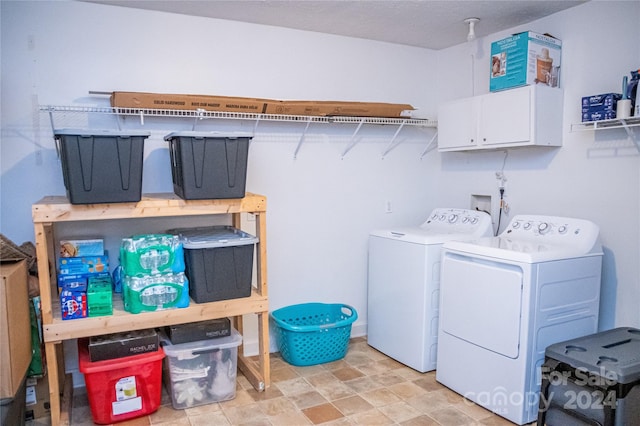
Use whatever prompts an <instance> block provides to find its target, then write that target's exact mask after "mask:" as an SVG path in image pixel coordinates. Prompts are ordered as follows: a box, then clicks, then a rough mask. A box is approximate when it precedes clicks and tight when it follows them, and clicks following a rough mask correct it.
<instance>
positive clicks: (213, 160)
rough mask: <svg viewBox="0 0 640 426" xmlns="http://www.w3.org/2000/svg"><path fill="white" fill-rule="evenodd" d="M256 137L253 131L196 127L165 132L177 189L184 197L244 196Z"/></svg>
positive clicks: (174, 187) (190, 198)
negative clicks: (251, 145)
mask: <svg viewBox="0 0 640 426" xmlns="http://www.w3.org/2000/svg"><path fill="white" fill-rule="evenodd" d="M252 137H253V135H251V134H250V133H226V134H225V133H220V132H193V131H192V132H174V133H170V134H168V135H167V136H165V138H164V139H165V140H166V141H167V142H169V153H170V154H171V175H172V178H173V191H174V192H175V193H176V195H178V196H179V197H180V198H182V199H184V200H203V199H223V198H243V197H244V195H245V186H246V180H247V156H248V153H249V141H250V140H251V138H252Z"/></svg>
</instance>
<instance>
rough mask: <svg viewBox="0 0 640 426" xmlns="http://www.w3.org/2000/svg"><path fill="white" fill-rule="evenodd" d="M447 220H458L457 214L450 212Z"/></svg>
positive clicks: (452, 221)
mask: <svg viewBox="0 0 640 426" xmlns="http://www.w3.org/2000/svg"><path fill="white" fill-rule="evenodd" d="M448 220H449V223H455V222H456V220H458V215H457V214H450V215H449V219H448Z"/></svg>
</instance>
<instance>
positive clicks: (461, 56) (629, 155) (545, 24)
mask: <svg viewBox="0 0 640 426" xmlns="http://www.w3.org/2000/svg"><path fill="white" fill-rule="evenodd" d="M638 22H640V3H638V2H625V1H620V2H617V1H607V2H604V1H591V2H587V3H586V4H584V5H582V6H579V7H575V8H571V9H569V10H566V11H563V12H560V13H557V14H555V15H552V16H550V17H548V18H545V19H541V20H538V21H535V22H532V23H530V24H528V25H524V26H520V27H514V28H512V29H510V30H508V31H504V32H501V33H497V34H492V35H491V36H490V37H485V38H483V39H480V40H477V42H476V43H475V44H474V45H468V44H463V45H460V46H456V47H453V48H450V49H446V50H443V51H439V52H438V64H439V73H438V83H439V84H438V99H439V101H443V100H448V99H455V98H460V97H466V96H470V95H472V90H473V89H474V88H475V92H473V93H475V94H476V95H477V94H482V93H487V92H488V91H489V66H490V55H489V52H490V48H491V42H493V41H497V40H500V39H502V38H505V37H508V36H509V35H511V34H513V33H517V32H520V31H535V32H539V33H549V34H552V35H553V36H555V37H557V38H559V39H561V40H562V43H563V44H562V71H561V86H562V87H563V89H564V141H563V147H562V148H561V149H553V150H547V149H539V148H538V149H536V148H530V149H512V150H509V151H508V156H507V157H506V161H505V151H497V152H493V153H444V154H436V155H437V156H439V157H440V160H439V161H440V168H439V178H440V180H441V181H442V182H447V183H448V185H442V186H440V187H439V189H438V191H437V195H436V199H437V203H438V204H442V205H455V204H465V203H467V200H468V198H469V194H470V193H486V194H491V195H492V196H493V198H494V199H497V198H498V186H497V181H496V179H495V171H498V170H501V169H502V166H503V164H504V165H505V166H504V167H505V169H504V173H505V175H506V176H507V179H508V181H507V183H506V192H505V196H506V200H507V202H508V204H509V205H510V212H509V215H508V216H507V217H506V218H505V219H507V221H508V219H509V218H510V217H513V215H516V214H545V215H556V216H567V217H580V218H584V219H589V220H592V221H593V222H595V223H596V224H598V225H599V226H600V231H601V241H602V244H603V246H604V252H605V256H604V268H603V269H604V270H603V293H602V304H601V322H600V326H601V328H610V327H613V326H614V325H616V326H621V325H630V326H636V327H637V326H638V325H639V324H640V310H639V309H638V305H639V303H640V269H639V268H640V267H639V265H640V262H639V260H640V219H639V218H640V211H639V210H638V203H639V199H640V186H638V184H637V183H638V179H639V174H640V167H639V166H640V164H639V163H640V161H639V160H640V155H639V154H640V129H636V132H635V136H636V138H637V140H638V143H639V145H638V147H636V146H635V145H634V143H633V141H632V139H630V138H628V137H627V134H626V133H625V131H624V130H609V131H603V132H598V133H593V132H571V124H572V123H579V122H580V105H581V104H580V101H581V98H582V97H583V96H588V95H595V94H600V93H609V92H618V93H619V92H620V89H621V85H622V76H623V75H627V76H629V71H630V70H633V69H638V67H640V27H638ZM478 25H482V21H481V22H480V23H479V24H478ZM472 53H473V54H474V56H475V62H474V65H473V66H472V59H471V54H472ZM472 71H475V74H473V75H472ZM454 189H455V190H454ZM503 223H504V221H503Z"/></svg>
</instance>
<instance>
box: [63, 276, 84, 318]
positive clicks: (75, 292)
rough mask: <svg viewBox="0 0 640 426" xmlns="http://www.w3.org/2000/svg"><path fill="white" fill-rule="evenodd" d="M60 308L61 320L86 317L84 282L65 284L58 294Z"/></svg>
mask: <svg viewBox="0 0 640 426" xmlns="http://www.w3.org/2000/svg"><path fill="white" fill-rule="evenodd" d="M60 308H61V314H62V319H63V320H70V319H76V318H86V317H87V282H86V280H85V281H84V282H82V280H78V281H75V282H73V283H67V284H66V285H65V287H64V288H63V289H62V291H61V292H60Z"/></svg>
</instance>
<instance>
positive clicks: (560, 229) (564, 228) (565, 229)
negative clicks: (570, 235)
mask: <svg viewBox="0 0 640 426" xmlns="http://www.w3.org/2000/svg"><path fill="white" fill-rule="evenodd" d="M558 232H559V233H561V234H564V233H565V232H567V226H566V225H562V226H560V227H559V228H558Z"/></svg>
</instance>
